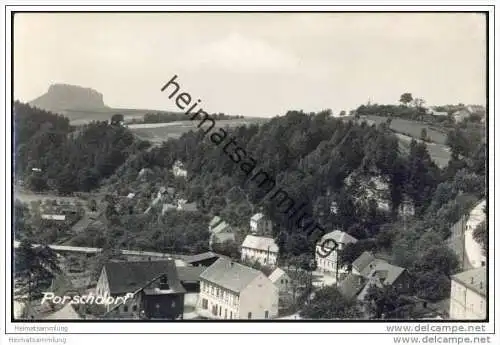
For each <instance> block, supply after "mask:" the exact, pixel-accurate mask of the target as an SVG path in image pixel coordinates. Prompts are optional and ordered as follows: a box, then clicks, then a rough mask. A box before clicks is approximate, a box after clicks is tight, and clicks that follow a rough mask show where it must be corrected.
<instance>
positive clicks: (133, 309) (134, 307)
mask: <svg viewBox="0 0 500 345" xmlns="http://www.w3.org/2000/svg"><path fill="white" fill-rule="evenodd" d="M132 311H134V312H136V311H137V304H134V305H133V306H132Z"/></svg>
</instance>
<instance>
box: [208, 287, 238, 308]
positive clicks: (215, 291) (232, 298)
mask: <svg viewBox="0 0 500 345" xmlns="http://www.w3.org/2000/svg"><path fill="white" fill-rule="evenodd" d="M200 290H201V291H202V292H205V293H207V294H209V295H212V296H215V297H217V298H220V299H221V300H223V301H224V302H226V303H229V304H232V305H236V304H238V303H239V296H238V295H235V294H233V293H231V292H229V291H227V290H225V289H222V288H219V287H218V286H214V285H212V284H209V283H206V282H202V283H201V287H200Z"/></svg>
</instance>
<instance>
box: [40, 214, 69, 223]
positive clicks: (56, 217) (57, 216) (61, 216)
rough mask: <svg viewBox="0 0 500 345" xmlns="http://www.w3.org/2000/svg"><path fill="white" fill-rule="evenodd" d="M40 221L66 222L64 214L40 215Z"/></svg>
mask: <svg viewBox="0 0 500 345" xmlns="http://www.w3.org/2000/svg"><path fill="white" fill-rule="evenodd" d="M42 219H44V220H55V221H61V222H63V221H65V220H66V216H65V215H64V214H42Z"/></svg>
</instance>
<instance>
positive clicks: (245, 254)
mask: <svg viewBox="0 0 500 345" xmlns="http://www.w3.org/2000/svg"><path fill="white" fill-rule="evenodd" d="M278 253H279V248H278V245H277V244H276V243H275V242H274V239H273V238H271V237H264V236H254V235H247V236H246V237H245V240H244V241H243V243H242V244H241V260H242V261H251V262H259V263H260V264H261V265H264V266H275V265H276V263H277V261H278Z"/></svg>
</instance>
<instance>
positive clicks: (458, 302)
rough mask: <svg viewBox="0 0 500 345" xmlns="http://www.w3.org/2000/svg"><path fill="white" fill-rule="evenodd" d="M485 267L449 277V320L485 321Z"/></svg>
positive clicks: (486, 300)
mask: <svg viewBox="0 0 500 345" xmlns="http://www.w3.org/2000/svg"><path fill="white" fill-rule="evenodd" d="M486 283H487V279H486V267H479V268H474V269H471V270H468V271H465V272H461V273H458V274H455V275H454V276H452V277H451V292H450V319H452V320H483V319H486V310H487V303H488V299H487V296H486Z"/></svg>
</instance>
